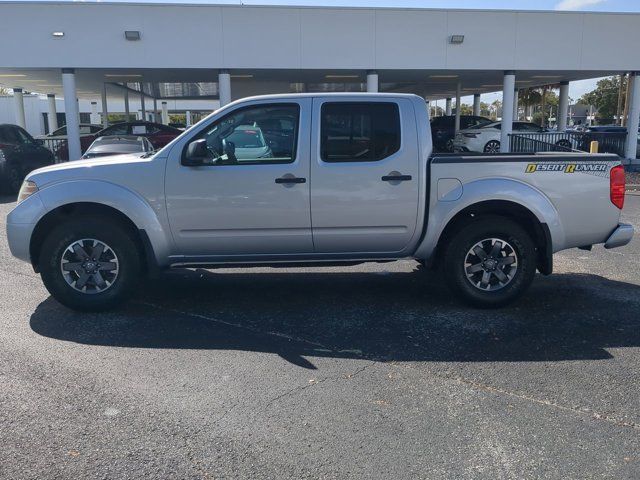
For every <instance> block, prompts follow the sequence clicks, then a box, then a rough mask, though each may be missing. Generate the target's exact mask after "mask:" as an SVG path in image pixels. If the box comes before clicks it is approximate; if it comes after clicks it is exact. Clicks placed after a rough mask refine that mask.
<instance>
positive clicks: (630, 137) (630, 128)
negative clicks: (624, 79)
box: [625, 72, 640, 164]
mask: <svg viewBox="0 0 640 480" xmlns="http://www.w3.org/2000/svg"><path fill="white" fill-rule="evenodd" d="M638 74H639V73H638V72H630V73H629V82H630V83H629V98H627V101H628V102H629V118H628V120H627V148H625V157H626V158H627V160H629V161H630V163H632V164H636V154H637V152H636V151H637V148H638V125H639V124H640V80H638Z"/></svg>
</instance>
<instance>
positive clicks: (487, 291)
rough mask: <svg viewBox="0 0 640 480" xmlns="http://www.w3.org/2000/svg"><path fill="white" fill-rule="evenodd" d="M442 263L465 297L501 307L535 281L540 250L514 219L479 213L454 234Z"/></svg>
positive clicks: (471, 301)
mask: <svg viewBox="0 0 640 480" xmlns="http://www.w3.org/2000/svg"><path fill="white" fill-rule="evenodd" d="M442 267H443V268H444V276H445V278H446V280H447V283H448V285H449V287H450V288H451V289H452V290H453V291H454V292H455V293H457V294H458V295H459V296H460V297H461V298H462V299H463V300H464V301H466V302H467V303H469V304H471V305H474V306H476V307H481V308H490V307H499V306H502V305H505V304H507V303H509V302H511V301H513V300H515V299H516V298H517V297H519V296H520V295H522V294H523V293H524V291H525V290H526V289H527V288H528V287H529V285H531V282H532V281H533V278H534V275H535V271H536V250H535V246H534V244H533V241H532V240H531V237H530V236H529V234H528V233H527V232H526V231H525V230H524V229H523V228H522V227H521V226H520V225H518V224H517V223H515V222H513V221H512V220H509V219H508V218H504V217H499V216H487V217H479V218H477V219H476V220H473V221H472V222H471V223H469V224H468V225H466V226H464V227H462V228H461V229H459V230H458V231H457V232H456V233H455V234H454V235H453V237H452V238H451V240H450V242H449V244H448V245H447V247H446V250H445V252H444V261H443V263H442Z"/></svg>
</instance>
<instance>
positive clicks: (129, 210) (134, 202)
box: [29, 180, 171, 271]
mask: <svg viewBox="0 0 640 480" xmlns="http://www.w3.org/2000/svg"><path fill="white" fill-rule="evenodd" d="M38 195H39V197H40V199H41V201H42V203H43V205H44V207H45V210H46V213H45V214H44V215H42V216H41V217H40V218H39V219H38V221H37V222H36V224H35V226H34V230H33V232H32V234H31V239H30V242H29V254H30V258H31V263H32V265H33V266H34V269H36V271H37V268H38V267H37V263H38V258H39V249H40V248H41V246H42V242H43V240H44V237H45V236H46V233H47V232H48V231H50V230H51V228H53V227H54V226H55V225H56V224H57V223H59V222H60V221H64V219H66V218H71V217H73V216H77V215H89V216H91V215H104V216H107V217H110V218H113V219H114V220H115V221H117V222H118V223H119V224H121V225H122V226H123V227H124V228H125V229H126V231H128V232H130V233H131V234H132V236H133V238H134V239H135V240H136V243H137V245H138V246H139V247H140V248H141V251H142V253H143V257H142V258H143V259H144V262H145V264H146V267H147V269H148V270H153V269H154V268H155V267H157V266H163V265H164V264H165V263H166V259H167V258H168V256H169V252H170V248H171V243H170V240H169V239H170V234H169V233H168V231H167V230H168V227H167V226H166V223H165V224H164V225H163V223H164V222H161V220H160V219H159V218H158V215H157V214H156V211H155V210H154V209H153V208H152V206H151V205H150V204H149V203H147V201H146V200H144V199H143V198H141V197H140V196H139V195H137V194H135V193H134V192H131V191H129V190H127V189H126V188H124V187H121V186H118V185H115V184H111V183H108V182H102V181H93V180H85V181H73V182H62V183H59V184H55V185H52V186H48V187H45V188H43V189H42V190H40V191H39V192H38Z"/></svg>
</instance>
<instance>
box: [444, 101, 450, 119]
mask: <svg viewBox="0 0 640 480" xmlns="http://www.w3.org/2000/svg"><path fill="white" fill-rule="evenodd" d="M444 111H445V115H447V116H450V115H451V98H447V100H446V103H445V109H444Z"/></svg>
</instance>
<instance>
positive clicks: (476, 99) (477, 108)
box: [473, 93, 480, 117]
mask: <svg viewBox="0 0 640 480" xmlns="http://www.w3.org/2000/svg"><path fill="white" fill-rule="evenodd" d="M473 114H474V115H475V116H476V117H479V116H480V94H479V93H476V94H475V95H474V96H473Z"/></svg>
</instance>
